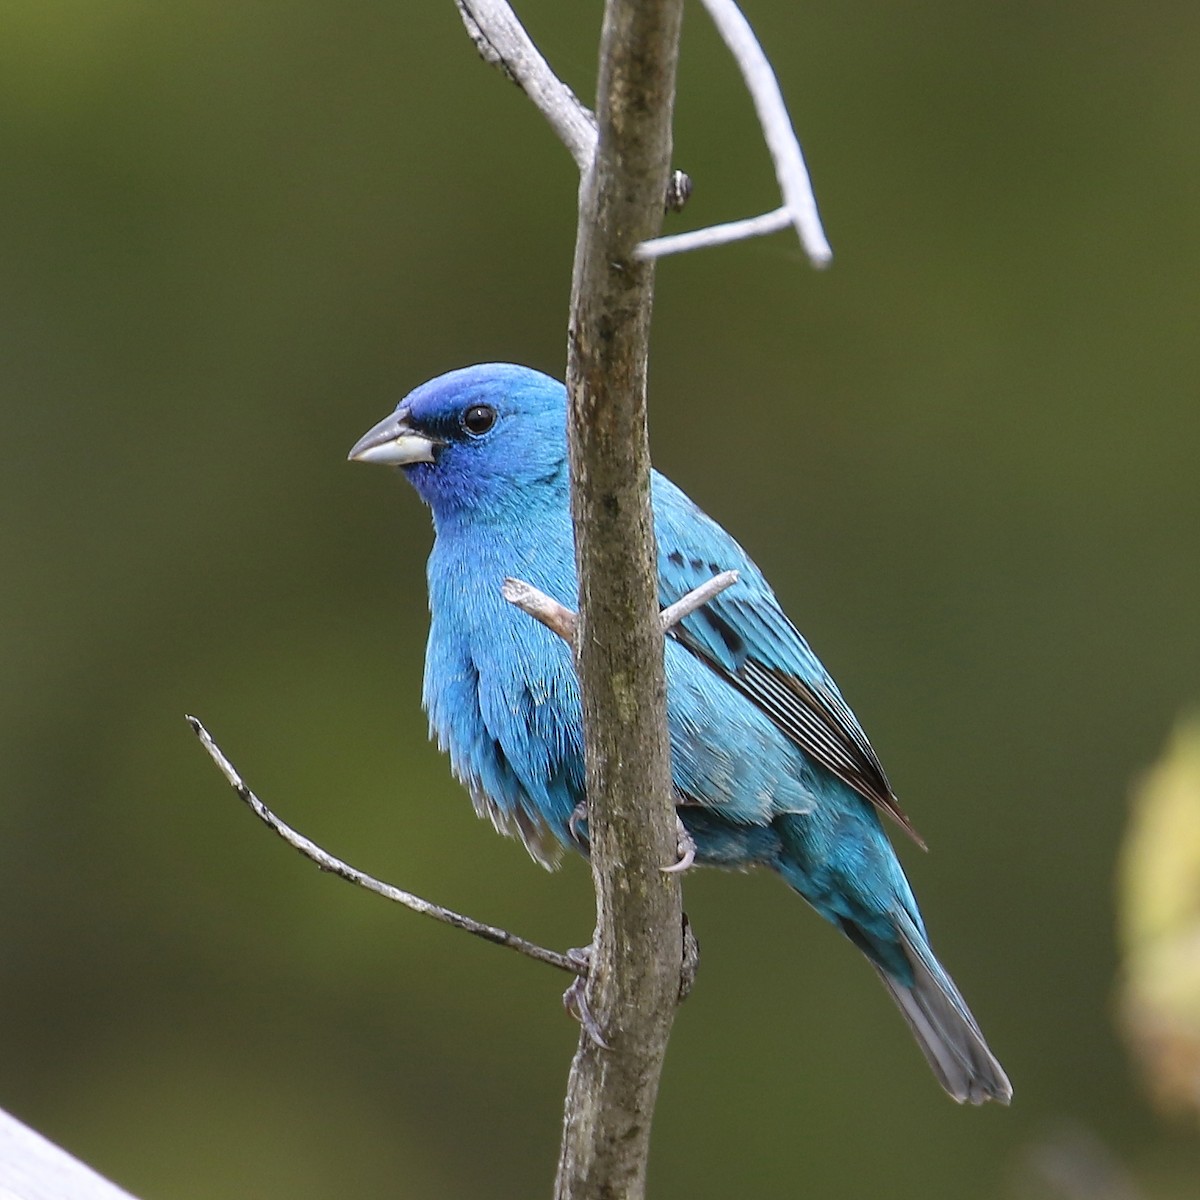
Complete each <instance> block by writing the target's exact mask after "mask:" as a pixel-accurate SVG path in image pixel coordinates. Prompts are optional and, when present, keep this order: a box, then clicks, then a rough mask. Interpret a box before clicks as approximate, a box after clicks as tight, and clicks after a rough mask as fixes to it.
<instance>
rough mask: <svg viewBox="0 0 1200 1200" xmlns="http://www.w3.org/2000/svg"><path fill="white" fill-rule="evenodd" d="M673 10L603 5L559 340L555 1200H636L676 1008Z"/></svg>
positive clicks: (620, 1) (651, 0)
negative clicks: (585, 890) (669, 264)
mask: <svg viewBox="0 0 1200 1200" xmlns="http://www.w3.org/2000/svg"><path fill="white" fill-rule="evenodd" d="M681 15H682V0H608V3H607V4H606V6H605V14H604V25H603V31H602V34H601V45H600V77H599V86H598V97H597V105H596V118H597V122H598V128H599V141H598V146H597V154H596V158H595V160H594V163H593V166H592V168H591V169H590V170H589V171H588V172H587V173H586V174H585V176H584V180H583V186H582V191H581V197H580V214H579V227H578V234H577V239H576V251H575V268H574V277H573V283H572V298H571V316H570V325H569V329H568V365H567V385H568V389H569V391H570V397H571V402H570V449H571V454H570V457H571V482H572V511H573V516H574V519H575V530H576V560H577V565H578V569H579V579H580V589H579V592H580V594H579V627H578V634H577V637H576V639H575V645H576V662H577V667H578V671H579V677H580V682H581V687H582V692H583V715H584V734H585V740H586V749H587V793H588V798H589V811H588V831H589V835H590V839H591V860H592V873H593V876H594V880H595V885H596V897H597V903H596V921H597V924H596V935H595V939H594V942H593V954H592V968H591V972H590V976H589V981H588V986H587V999H588V1002H589V1005H590V1008H591V1011H592V1014H593V1016H594V1018H595V1020H596V1022H597V1023H598V1025H599V1027H600V1029H601V1030H602V1031H603V1036H604V1039H605V1041H606V1042H607V1044H608V1047H609V1048H601V1047H600V1046H598V1045H597V1044H596V1043H595V1042H594V1041H593V1040H591V1039H590V1038H589V1037H588V1036H587V1034H586V1033H584V1034H582V1035H581V1037H580V1043H579V1048H578V1050H577V1051H576V1054H575V1059H574V1061H573V1063H572V1066H571V1074H570V1080H569V1083H568V1089H567V1098H566V1110H565V1117H564V1125H563V1142H562V1152H561V1156H560V1160H559V1168H558V1178H557V1186H556V1196H557V1197H558V1200H583V1198H585V1197H586V1198H587V1200H616V1198H617V1197H621V1198H622V1200H637V1198H638V1197H641V1196H643V1195H644V1194H645V1177H646V1162H647V1158H648V1153H649V1140H650V1122H651V1118H652V1116H653V1112H654V1103H655V1098H656V1096H657V1092H658V1083H659V1077H660V1074H661V1069H662V1062H663V1058H664V1055H665V1053H666V1046H667V1039H668V1037H669V1035H670V1030H671V1024H672V1021H673V1019H674V1014H675V1007H676V1005H677V1003H678V1000H679V994H680V971H681V963H682V956H683V938H682V908H681V901H680V889H679V884H678V881H677V879H676V878H675V877H674V876H672V875H668V874H664V873H663V871H662V870H661V868H662V867H663V866H665V865H667V864H670V863H673V862H674V861H675V859H676V856H677V839H676V825H675V816H674V806H673V803H672V797H671V783H670V754H669V744H668V739H667V727H666V683H665V677H664V672H663V635H662V629H661V625H660V623H659V620H658V615H657V614H658V588H657V583H656V579H657V571H656V567H655V551H654V531H653V525H652V521H651V515H650V504H649V480H650V456H649V447H648V442H647V437H646V374H647V358H648V339H649V330H650V313H651V306H652V300H653V284H654V266H653V263H650V262H645V261H641V260H639V259H637V258H636V257H635V253H634V252H635V249H636V247H637V245H638V244H639V243H640V242H642V241H645V240H647V239H649V238H652V237H655V236H656V235H657V234H658V232H659V230H660V228H661V225H662V217H663V198H664V196H665V195H666V190H667V180H668V175H669V169H670V158H671V119H672V114H673V109H674V96H675V69H676V61H677V56H678V47H679V30H680V20H681Z"/></svg>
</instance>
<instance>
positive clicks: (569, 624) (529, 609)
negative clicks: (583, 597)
mask: <svg viewBox="0 0 1200 1200" xmlns="http://www.w3.org/2000/svg"><path fill="white" fill-rule="evenodd" d="M500 594H501V595H502V596H503V597H504V598H505V600H507V601H508V602H509V604H512V605H515V606H516V607H517V608H519V609H520V610H521V611H522V612H523V613H528V614H529V615H530V616H531V617H532V618H533V619H534V620H535V621H540V622H541V623H542V624H543V625H545V627H546V628H547V629H549V630H550V632H551V633H557V634H558V636H559V637H560V638H562V640H563V641H564V642H566V643H567V645H568V646H573V645H574V644H575V627H576V625H577V624H578V623H579V622H578V618H577V617H576V615H575V614H574V613H573V612H572V611H571V610H570V609H569V608H567V607H566V605H564V604H559V602H558V601H557V600H555V599H554V597H553V596H547V595H546V593H545V592H540V591H538V589H537V588H535V587H534V586H533V584H532V583H526V582H525V581H524V580H523V579H506V580H505V581H504V582H503V583H502V584H501V585H500Z"/></svg>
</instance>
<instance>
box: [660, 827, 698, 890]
mask: <svg viewBox="0 0 1200 1200" xmlns="http://www.w3.org/2000/svg"><path fill="white" fill-rule="evenodd" d="M675 835H676V837H677V838H678V843H677V845H678V851H677V852H678V854H679V857H678V858H677V859H676V860H675V861H674V862H673V863H671V865H670V866H669V867H659V870H660V871H662V872H663V873H664V874H666V875H677V874H678V875H681V874H682V873H683V872H684V871H686V870H687V869H688V868H689V867H691V866H693V865H694V864H695V862H696V839H695V838H694V837H692V835H691V834H690V833H688V831H687V826H686V825H685V824H684V823H683V821H682V820H680V818H679V817H678V816H676V818H675Z"/></svg>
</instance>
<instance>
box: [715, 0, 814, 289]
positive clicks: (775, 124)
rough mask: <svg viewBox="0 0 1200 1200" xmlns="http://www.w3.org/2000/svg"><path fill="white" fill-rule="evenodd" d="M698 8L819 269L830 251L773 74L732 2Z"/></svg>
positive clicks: (785, 205)
mask: <svg viewBox="0 0 1200 1200" xmlns="http://www.w3.org/2000/svg"><path fill="white" fill-rule="evenodd" d="M702 2H703V4H704V7H705V8H706V9H708V15H709V16H710V17H712V20H713V24H714V25H716V27H717V32H718V33H720V35H721V37H722V38H723V39H724V41H725V45H727V46H728V47H729V50H730V53H732V55H733V57H734V58H735V59H736V60H737V65H738V66H739V67H740V68H741V72H742V78H743V79H744V80H745V81H746V87H747V89H748V90H749V92H750V97H751V99H752V100H753V101H754V109H755V111H756V112H757V113H758V120H759V123H760V124H761V125H762V131H763V137H764V138H765V139H766V143H767V149H768V150H770V152H771V158H772V159H773V160H774V162H775V178H776V179H778V181H779V190H780V192H781V193H782V194H783V204H784V207H785V208H786V209H787V210H788V212H789V213H790V214H791V217H792V223H793V224H794V225H795V227H796V232H797V233H798V234H799V235H800V241H801V242H802V243H803V245H804V249H805V250H806V251H807V252H808V257H809V259H810V260H811V261H812V264H813V266H814V267H823V266H825V265H826V264H827V263H828V262H829V260H830V259H831V258H832V257H833V251H832V250H831V249H830V247H829V242H828V241H827V240H826V238H825V230H824V229H822V228H821V218H820V216H819V215H818V213H817V201H816V197H814V196H813V191H812V182H811V180H810V179H809V177H808V168H807V167H806V166H805V165H804V155H803V154H802V153H801V150H800V142H799V141H798V140H797V138H796V131H795V130H794V129H793V128H792V119H791V117H789V116H788V111H787V105H785V104H784V102H783V94H782V93H781V92H780V90H779V81H778V80H777V79H776V78H775V72H774V71H773V70H772V69H771V64H770V63H769V62H768V61H767V56H766V54H764V53H763V48H762V47H761V46H760V45H759V44H758V38H756V37H755V36H754V30H753V29H751V28H750V22H749V21H747V20H746V18H745V17H744V16H743V15H742V10H741V9H740V8H738V6H737V4H736V3H735V2H734V0H702Z"/></svg>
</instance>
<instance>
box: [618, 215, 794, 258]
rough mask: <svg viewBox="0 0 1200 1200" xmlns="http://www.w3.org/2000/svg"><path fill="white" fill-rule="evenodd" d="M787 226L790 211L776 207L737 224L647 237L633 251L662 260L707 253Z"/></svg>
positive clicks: (643, 256)
mask: <svg viewBox="0 0 1200 1200" xmlns="http://www.w3.org/2000/svg"><path fill="white" fill-rule="evenodd" d="M791 224H792V211H791V209H789V208H786V207H784V208H777V209H774V210H773V211H772V212H769V213H763V214H762V215H761V216H758V217H746V218H745V219H744V220H741V221H726V222H725V224H723V225H706V226H705V227H704V228H703V229H689V230H688V231H687V233H670V234H667V236H666V237H658V238H651V239H650V241H648V242H643V243H642V244H641V245H640V246H639V247H638V248H637V252H638V258H666V257H667V255H668V254H683V253H685V252H686V251H688V250H707V249H708V248H709V247H710V246H724V245H727V244H728V243H729V242H744V241H746V239H747V238H752V237H762V236H763V235H764V234H768V233H778V232H779V231H780V230H781V229H787V228H789V227H790V226H791Z"/></svg>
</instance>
